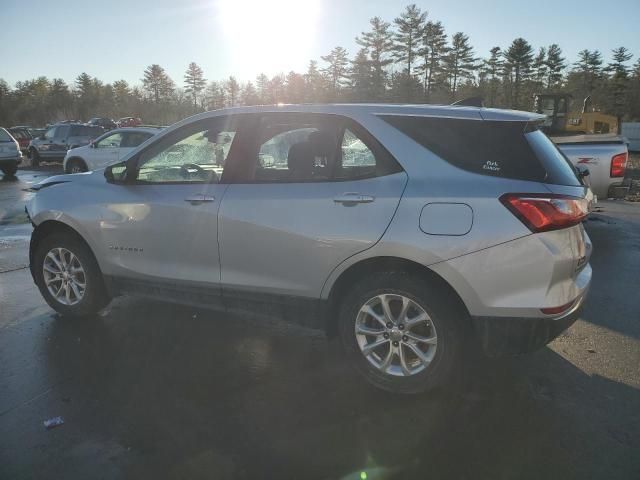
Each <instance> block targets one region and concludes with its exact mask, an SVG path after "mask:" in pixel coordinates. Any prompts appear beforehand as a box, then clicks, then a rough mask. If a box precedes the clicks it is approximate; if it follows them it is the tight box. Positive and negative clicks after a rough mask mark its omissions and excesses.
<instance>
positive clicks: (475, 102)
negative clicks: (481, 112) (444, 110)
mask: <svg viewBox="0 0 640 480" xmlns="http://www.w3.org/2000/svg"><path fill="white" fill-rule="evenodd" d="M451 105H452V106H455V107H481V108H482V107H484V100H483V98H482V97H481V96H477V97H468V98H463V99H462V100H458V101H457V102H453V103H452V104H451Z"/></svg>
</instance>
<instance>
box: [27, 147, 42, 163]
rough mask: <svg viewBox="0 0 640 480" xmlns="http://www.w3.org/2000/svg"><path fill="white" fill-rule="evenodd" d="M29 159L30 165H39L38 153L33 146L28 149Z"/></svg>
mask: <svg viewBox="0 0 640 480" xmlns="http://www.w3.org/2000/svg"><path fill="white" fill-rule="evenodd" d="M29 159H31V166H32V167H38V166H39V165H40V155H38V151H37V150H36V149H35V148H30V149H29Z"/></svg>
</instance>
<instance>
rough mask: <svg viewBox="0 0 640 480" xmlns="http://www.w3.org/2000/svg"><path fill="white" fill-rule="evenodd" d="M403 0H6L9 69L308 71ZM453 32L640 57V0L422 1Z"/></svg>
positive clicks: (493, 42)
mask: <svg viewBox="0 0 640 480" xmlns="http://www.w3.org/2000/svg"><path fill="white" fill-rule="evenodd" d="M408 3H411V2H410V1H396V0H180V1H176V0H110V1H108V2H99V1H87V0H57V1H48V0H41V1H37V0H2V2H1V3H0V18H1V19H2V22H1V24H2V28H0V45H2V55H1V58H2V61H1V62H0V78H4V79H5V80H6V81H7V82H9V84H10V85H14V84H15V82H16V81H19V80H26V79H30V78H34V77H37V76H40V75H45V76H47V77H49V78H54V77H56V78H62V79H64V80H65V81H67V82H68V83H70V84H72V83H73V81H74V79H75V78H76V77H77V76H78V75H79V74H80V73H82V72H87V73H88V74H90V75H92V76H95V77H98V78H99V79H100V80H102V81H104V82H113V81H115V80H118V79H124V80H126V81H127V82H129V83H130V84H132V85H136V84H140V83H141V81H140V79H141V78H142V75H143V71H144V69H145V68H146V67H147V66H148V65H150V64H153V63H158V64H160V65H161V66H163V67H164V68H165V70H166V71H167V73H168V74H169V76H170V77H171V78H172V79H173V80H174V81H175V82H176V83H177V84H178V85H181V84H182V83H183V76H184V72H185V70H186V67H187V65H188V64H189V62H192V61H193V62H196V63H197V64H199V65H200V66H201V67H202V68H203V70H204V73H205V77H206V78H207V79H208V80H223V79H225V78H228V76H229V75H234V76H235V77H236V78H237V79H239V80H241V81H247V80H253V79H255V76H256V75H257V74H258V73H260V72H264V73H266V74H267V75H269V76H272V75H275V74H277V73H281V72H284V73H287V72H289V71H290V70H295V71H298V72H304V71H305V70H306V68H307V65H308V63H309V60H311V59H316V60H320V56H321V55H326V54H327V53H328V52H329V51H330V50H331V49H332V48H333V47H335V46H337V45H340V46H343V47H345V48H346V49H347V50H348V52H349V54H350V55H351V56H352V57H353V56H354V55H355V53H356V50H357V48H358V46H357V44H356V43H355V36H356V35H358V34H360V33H361V32H362V31H365V30H368V27H369V19H370V18H371V17H374V16H379V17H382V18H383V19H384V20H386V21H389V22H392V21H393V19H394V18H395V17H397V16H398V15H399V14H400V13H401V12H402V10H403V9H404V7H405V6H406V5H407V4H408ZM415 3H416V4H417V5H418V6H419V7H421V8H422V9H423V10H426V11H427V12H428V19H430V20H439V21H441V22H442V23H443V25H444V27H445V29H446V32H447V33H448V34H453V33H455V32H458V31H462V32H464V33H466V34H467V35H469V37H470V40H471V44H472V45H473V46H474V48H475V53H476V55H477V56H481V57H486V56H488V52H489V49H491V48H492V47H494V46H500V47H502V48H505V47H508V45H509V44H510V43H511V42H512V41H513V39H514V38H517V37H523V38H525V39H526V40H528V41H529V42H530V43H531V44H532V45H533V46H534V48H536V49H537V48H538V47H540V46H547V45H549V44H551V43H558V44H559V45H560V46H561V47H562V49H563V52H564V55H565V57H566V58H567V60H568V61H569V62H573V61H574V60H575V59H576V56H577V53H578V52H579V51H580V50H582V49H585V48H586V49H589V50H594V49H598V50H600V51H601V52H602V53H603V54H604V56H605V60H606V61H608V60H609V58H610V52H611V49H613V48H616V47H619V46H622V45H624V46H626V47H627V48H628V49H629V50H630V51H631V52H632V53H633V55H634V58H633V59H632V62H634V61H636V60H637V58H638V56H640V0H618V1H616V2H615V8H613V4H611V5H608V4H606V2H605V3H603V2H602V1H601V0H580V1H575V0H553V1H550V0H537V1H535V2H532V1H524V0H520V1H508V0H484V1H474V0H455V1H451V0H448V1H446V2H445V1H424V2H422V1H417V0H416V1H415Z"/></svg>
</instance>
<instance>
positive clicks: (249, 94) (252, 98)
mask: <svg viewBox="0 0 640 480" xmlns="http://www.w3.org/2000/svg"><path fill="white" fill-rule="evenodd" d="M259 101H260V100H259V97H258V92H257V90H256V87H254V86H253V83H251V82H247V83H245V84H244V86H243V87H242V89H241V91H240V102H241V103H242V105H257V104H258V102H259Z"/></svg>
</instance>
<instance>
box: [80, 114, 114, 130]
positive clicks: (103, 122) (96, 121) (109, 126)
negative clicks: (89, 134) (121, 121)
mask: <svg viewBox="0 0 640 480" xmlns="http://www.w3.org/2000/svg"><path fill="white" fill-rule="evenodd" d="M87 124H88V125H92V126H95V127H102V128H104V129H105V130H113V129H114V128H116V127H117V125H116V122H114V121H113V120H111V119H110V118H105V117H95V118H92V119H91V120H89V121H88V122H87Z"/></svg>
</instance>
